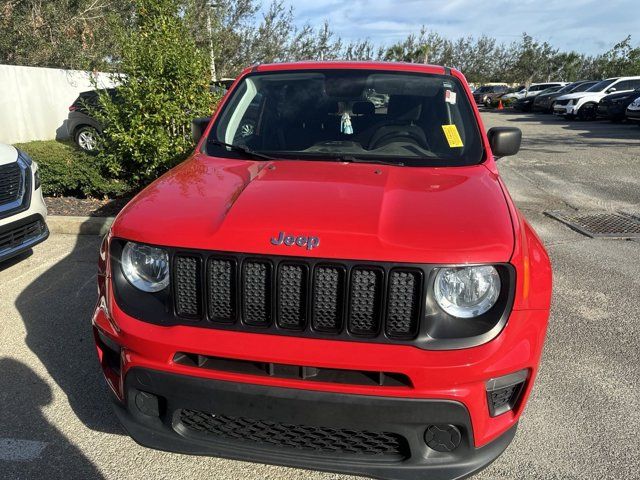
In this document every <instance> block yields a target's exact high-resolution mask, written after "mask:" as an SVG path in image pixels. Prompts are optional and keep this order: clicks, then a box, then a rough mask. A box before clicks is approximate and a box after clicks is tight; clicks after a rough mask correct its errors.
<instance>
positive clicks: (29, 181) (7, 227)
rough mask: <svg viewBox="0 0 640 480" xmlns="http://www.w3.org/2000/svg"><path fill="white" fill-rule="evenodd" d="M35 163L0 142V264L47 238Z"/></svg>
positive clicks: (45, 211)
mask: <svg viewBox="0 0 640 480" xmlns="http://www.w3.org/2000/svg"><path fill="white" fill-rule="evenodd" d="M46 219H47V207H46V205H45V203H44V199H43V198H42V188H41V186H40V175H39V173H38V164H37V163H36V162H34V161H33V160H31V158H29V156H28V155H27V154H26V153H24V152H22V151H20V150H17V149H16V148H14V147H12V146H10V145H4V144H1V143H0V262H2V261H4V260H7V259H8V258H10V257H13V256H15V255H18V254H19V253H22V252H24V251H25V250H28V249H30V248H31V247H33V246H34V245H36V244H37V243H40V242H43V241H44V240H46V238H47V237H48V236H49V229H48V228H47V224H46Z"/></svg>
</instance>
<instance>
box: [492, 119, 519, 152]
mask: <svg viewBox="0 0 640 480" xmlns="http://www.w3.org/2000/svg"><path fill="white" fill-rule="evenodd" d="M487 136H488V137H489V145H490V146H491V151H492V152H493V156H494V157H497V158H500V157H508V156H510V155H515V154H516V153H518V151H519V150H520V143H521V142H522V131H521V130H520V129H519V128H516V127H493V128H491V129H490V130H489V131H488V132H487Z"/></svg>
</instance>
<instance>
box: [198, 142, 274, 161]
mask: <svg viewBox="0 0 640 480" xmlns="http://www.w3.org/2000/svg"><path fill="white" fill-rule="evenodd" d="M209 143H212V144H213V145H218V146H219V147H227V148H229V149H231V150H233V151H234V152H240V153H244V154H245V155H246V156H247V157H250V158H255V159H259V160H277V158H274V157H270V156H269V155H265V154H264V153H260V152H256V151H254V150H251V149H250V148H247V147H243V146H242V145H234V144H232V143H225V142H221V141H220V140H209Z"/></svg>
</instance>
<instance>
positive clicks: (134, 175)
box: [94, 0, 215, 187]
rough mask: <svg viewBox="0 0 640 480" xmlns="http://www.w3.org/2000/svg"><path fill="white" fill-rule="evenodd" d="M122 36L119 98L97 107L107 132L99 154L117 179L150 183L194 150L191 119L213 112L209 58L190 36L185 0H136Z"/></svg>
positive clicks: (102, 101) (105, 99)
mask: <svg viewBox="0 0 640 480" xmlns="http://www.w3.org/2000/svg"><path fill="white" fill-rule="evenodd" d="M135 11H136V14H135V16H134V17H133V18H134V25H133V27H132V28H131V30H130V31H129V32H128V33H127V34H126V35H125V36H124V38H122V39H121V41H120V43H121V45H122V58H121V61H120V64H119V65H118V72H119V73H118V75H114V77H113V80H114V81H115V82H116V83H118V90H117V95H116V97H115V98H112V97H110V96H109V95H107V94H102V95H101V97H100V104H101V107H102V108H98V109H96V110H95V111H94V114H95V115H96V116H97V117H98V118H100V120H101V122H102V124H103V125H105V129H104V132H103V136H102V140H101V145H100V150H99V153H98V157H99V158H100V160H101V161H102V162H103V165H104V166H105V167H106V168H107V170H108V171H109V173H110V175H111V176H112V177H114V178H119V179H122V180H123V181H125V182H127V183H130V184H131V185H133V186H136V187H139V186H143V185H146V184H147V183H148V182H149V181H152V180H154V179H155V178H157V177H158V176H159V175H161V174H162V173H164V172H165V171H167V170H168V169H169V168H171V167H173V166H174V165H176V164H178V163H179V162H181V161H182V160H184V159H185V158H186V157H187V156H188V155H189V154H190V153H191V152H192V150H193V141H192V139H191V120H192V119H193V118H195V117H201V116H206V115H210V114H211V110H212V105H213V103H214V100H215V99H214V98H213V96H212V95H211V93H210V91H209V80H210V72H209V66H208V61H207V57H206V55H205V54H204V53H203V52H202V51H200V50H198V49H197V48H196V45H195V42H194V41H193V38H192V37H191V35H190V34H189V31H188V30H187V28H186V26H185V23H184V18H183V17H184V16H183V15H182V14H181V10H180V2H178V1H176V0H136V1H135Z"/></svg>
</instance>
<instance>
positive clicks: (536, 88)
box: [501, 82, 569, 100]
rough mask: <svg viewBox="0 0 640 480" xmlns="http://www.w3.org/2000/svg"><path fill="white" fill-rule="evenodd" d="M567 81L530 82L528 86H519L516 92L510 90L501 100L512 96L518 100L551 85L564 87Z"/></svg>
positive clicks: (536, 93)
mask: <svg viewBox="0 0 640 480" xmlns="http://www.w3.org/2000/svg"><path fill="white" fill-rule="evenodd" d="M568 84H569V82H546V83H532V84H531V85H529V88H526V87H524V86H523V87H521V88H520V90H518V91H517V92H511V93H507V94H505V95H503V96H502V97H501V98H502V100H507V99H509V98H514V99H516V100H520V99H521V98H526V97H535V96H536V95H538V94H540V93H541V92H542V91H543V90H546V89H547V88H551V87H564V86H565V85H568Z"/></svg>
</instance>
